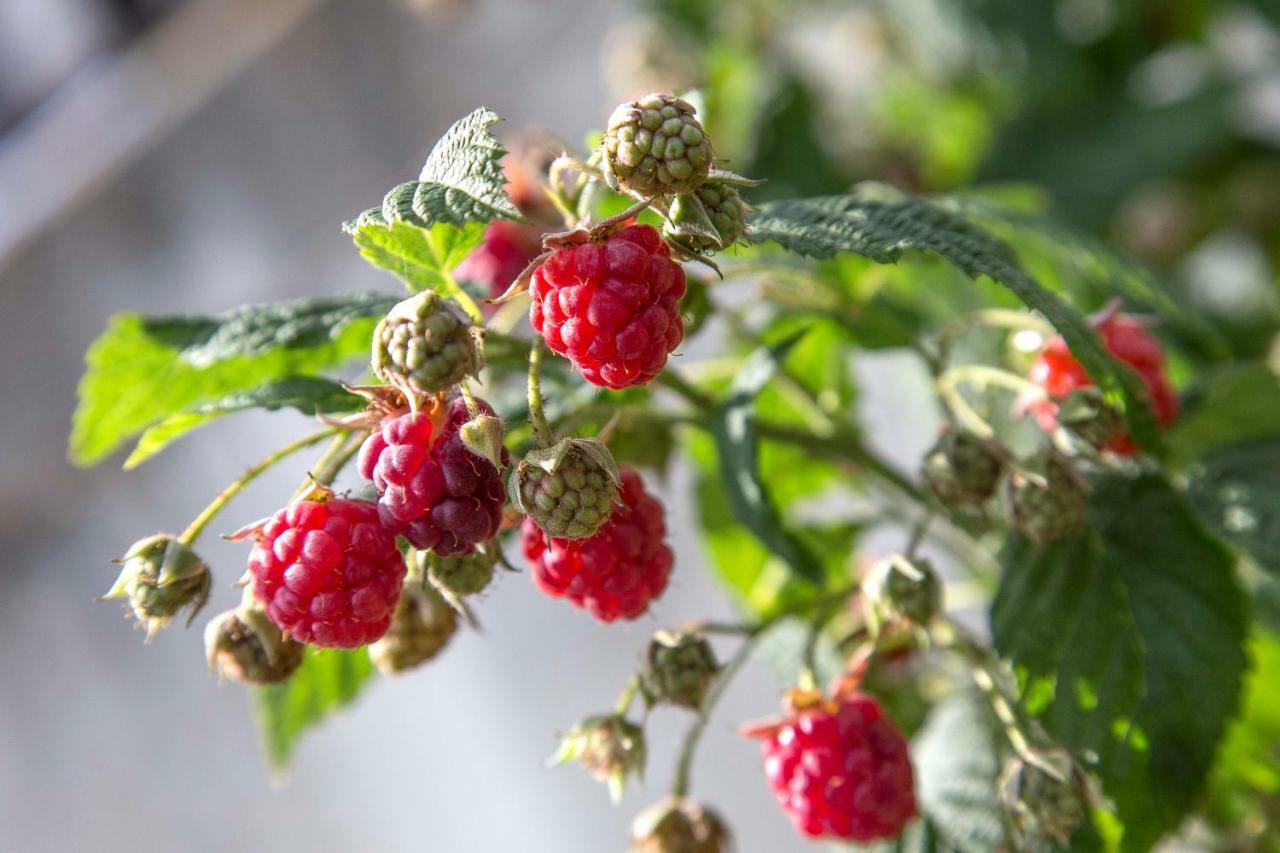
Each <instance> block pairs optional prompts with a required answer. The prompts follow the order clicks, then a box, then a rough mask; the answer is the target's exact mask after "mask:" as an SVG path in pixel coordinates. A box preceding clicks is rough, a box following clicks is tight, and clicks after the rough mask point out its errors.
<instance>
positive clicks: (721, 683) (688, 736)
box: [671, 634, 760, 797]
mask: <svg viewBox="0 0 1280 853" xmlns="http://www.w3.org/2000/svg"><path fill="white" fill-rule="evenodd" d="M759 638H760V634H755V635H753V636H750V637H748V638H747V639H746V640H744V641H743V643H742V645H741V646H739V647H738V650H737V651H736V652H735V653H734V655H733V657H732V658H730V659H729V662H728V663H727V664H725V667H724V669H723V670H722V671H721V672H720V676H719V677H718V678H717V679H716V680H715V683H713V684H712V685H711V689H710V690H708V691H707V698H706V699H705V700H703V702H702V708H701V709H700V710H699V712H698V717H697V719H696V720H694V721H693V725H691V726H690V727H689V731H688V732H686V733H685V736H684V741H683V743H681V744H680V754H679V757H678V758H677V759H676V775H675V781H673V782H672V783H671V793H672V795H673V796H676V797H686V796H688V794H689V780H690V777H691V776H692V774H693V758H694V755H696V754H697V751H698V743H699V742H700V741H701V740H702V734H703V732H705V731H706V730H707V723H709V722H711V712H712V711H713V710H715V706H716V703H717V702H719V701H720V697H721V696H722V695H724V691H725V690H726V689H727V688H728V687H729V682H731V681H733V678H734V676H735V675H737V674H738V670H740V669H742V666H743V664H745V663H746V662H747V658H749V657H751V652H752V651H753V650H754V649H755V643H756V640H758V639H759Z"/></svg>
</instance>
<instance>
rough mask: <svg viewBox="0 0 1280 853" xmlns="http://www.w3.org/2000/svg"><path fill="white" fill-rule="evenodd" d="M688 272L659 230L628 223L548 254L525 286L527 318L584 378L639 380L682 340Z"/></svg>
mask: <svg viewBox="0 0 1280 853" xmlns="http://www.w3.org/2000/svg"><path fill="white" fill-rule="evenodd" d="M684 292H685V277H684V270H682V269H681V268H680V265H679V264H677V263H676V262H675V261H673V260H671V253H670V251H669V250H668V249H667V246H666V244H665V243H663V241H662V237H661V235H659V234H658V232H657V230H656V229H654V228H653V227H651V226H649V225H631V226H628V227H626V228H623V229H622V230H621V231H619V232H617V233H616V234H614V235H613V236H612V237H609V238H608V239H607V240H605V241H604V242H603V243H597V242H591V243H583V244H581V245H577V246H567V247H565V248H562V249H557V250H556V251H555V252H554V253H552V255H551V257H549V258H548V259H547V260H546V261H545V262H543V263H542V264H541V265H540V266H539V267H538V269H537V270H535V271H534V274H533V280H532V281H531V283H530V286H529V293H530V295H531V297H532V299H533V304H532V307H531V308H530V313H529V319H530V321H531V322H532V323H533V327H534V329H536V330H537V331H538V332H540V333H541V334H542V336H543V337H544V338H545V339H546V341H547V346H548V347H550V348H551V350H552V351H553V352H555V353H558V354H559V355H563V356H565V357H566V358H568V359H569V361H571V362H572V363H573V365H574V367H576V368H577V369H578V370H579V371H581V372H582V375H583V376H585V377H586V379H587V381H588V382H591V383H592V384H594V385H600V386H602V387H605V388H614V389H617V388H629V387H631V386H633V385H643V384H645V383H646V382H648V381H650V380H651V379H653V378H654V377H655V376H657V375H658V374H659V373H661V372H662V368H663V366H664V365H665V364H666V363H667V356H668V355H670V354H671V351H672V350H674V349H675V348H676V347H677V346H678V345H679V344H680V341H681V340H682V339H683V338H684V322H683V321H682V320H681V318H680V308H679V301H680V297H682V296H684Z"/></svg>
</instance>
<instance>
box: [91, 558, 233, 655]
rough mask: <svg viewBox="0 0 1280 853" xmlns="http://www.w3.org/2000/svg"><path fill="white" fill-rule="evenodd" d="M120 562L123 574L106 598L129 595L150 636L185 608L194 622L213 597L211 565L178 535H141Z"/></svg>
mask: <svg viewBox="0 0 1280 853" xmlns="http://www.w3.org/2000/svg"><path fill="white" fill-rule="evenodd" d="M120 562H122V563H123V564H124V566H123V568H122V569H121V570H120V575H119V577H117V578H116V582H115V583H114V584H113V585H112V587H111V589H109V590H107V594H106V595H104V596H103V598H104V599H111V598H126V599H128V601H129V607H130V608H131V609H132V610H133V615H134V616H135V617H137V619H138V622H139V623H141V624H142V625H143V626H144V627H145V628H146V629H147V638H148V639H150V638H151V636H152V635H154V634H155V632H156V631H158V630H160V629H161V628H163V627H164V626H165V624H167V623H168V621H169V620H170V619H172V618H173V617H174V616H176V615H177V614H178V613H179V611H181V610H182V609H183V608H187V624H188V625H189V624H191V620H192V619H194V618H195V617H196V614H197V613H199V612H200V608H202V607H204V604H205V602H206V601H207V600H208V599H209V588H210V586H211V585H212V583H213V576H212V575H210V574H209V567H208V566H206V565H205V563H204V561H203V560H201V559H200V557H199V555H197V554H196V552H195V551H192V550H191V549H190V548H188V547H187V546H186V545H184V544H183V543H181V542H179V541H178V538H177V537H176V536H170V535H169V534H167V533H161V534H158V535H156V536H148V537H147V538H146V539H141V540H139V541H137V542H135V543H133V545H132V546H131V547H130V548H129V551H128V553H126V554H125V555H124V557H123V558H121V560H120Z"/></svg>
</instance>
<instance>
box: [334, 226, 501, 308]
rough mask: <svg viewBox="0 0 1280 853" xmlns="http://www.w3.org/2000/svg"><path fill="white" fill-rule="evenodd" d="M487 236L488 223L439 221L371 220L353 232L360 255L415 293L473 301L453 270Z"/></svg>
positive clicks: (467, 301) (467, 302)
mask: <svg viewBox="0 0 1280 853" xmlns="http://www.w3.org/2000/svg"><path fill="white" fill-rule="evenodd" d="M483 236H484V226H483V225H481V224H480V223H476V222H472V223H469V224H467V225H464V226H461V227H459V226H456V225H450V224H448V223H444V222H437V223H435V224H433V225H430V226H428V227H426V228H422V227H419V226H417V225H413V224H412V223H409V222H392V223H390V224H387V225H380V224H377V223H374V222H367V223H364V224H362V225H358V226H356V227H355V229H354V230H353V231H352V232H351V237H352V239H353V240H355V243H356V246H357V247H358V248H359V249H360V256H361V257H362V258H364V259H365V260H366V261H368V262H369V263H371V264H373V265H374V266H375V267H379V268H381V269H384V270H387V271H389V272H391V273H394V274H395V276H396V277H397V278H399V279H400V280H401V281H403V282H404V283H405V286H406V287H408V288H409V291H410V292H412V293H421V292H422V291H424V290H432V291H435V292H436V293H440V294H442V295H444V296H449V297H452V298H454V299H458V300H459V301H460V302H462V303H463V304H464V305H466V304H469V303H470V297H466V300H465V301H463V300H462V299H460V298H459V297H460V296H465V293H464V292H463V290H462V288H461V286H460V285H459V284H458V283H457V281H455V280H454V278H453V276H452V275H450V274H449V270H451V269H453V268H454V267H456V266H457V265H458V264H460V263H462V260H463V258H465V257H466V256H467V254H468V253H470V251H471V250H472V249H474V248H475V247H476V245H477V244H478V243H479V242H480V239H481V238H482V237H483Z"/></svg>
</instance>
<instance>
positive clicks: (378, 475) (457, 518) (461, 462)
mask: <svg viewBox="0 0 1280 853" xmlns="http://www.w3.org/2000/svg"><path fill="white" fill-rule="evenodd" d="M477 404H478V405H479V407H480V409H481V411H482V412H483V413H484V414H486V415H492V414H493V409H492V408H490V407H489V405H488V404H487V403H485V402H484V401H483V400H478V401H477ZM470 419H471V415H470V414H469V412H468V411H467V406H466V403H465V401H463V400H462V399H456V400H454V401H453V402H452V403H451V404H449V408H448V411H447V413H446V414H445V416H444V418H443V420H442V421H433V420H432V417H431V413H429V412H427V411H419V412H406V413H405V414H402V415H391V416H388V417H387V418H385V419H384V420H383V421H382V428H381V429H379V430H378V431H376V432H374V433H372V434H371V435H370V436H369V437H368V438H367V439H365V443H364V446H363V447H361V448H360V458H359V465H358V467H359V469H360V474H361V476H363V477H365V478H367V479H370V480H372V481H373V485H374V487H375V488H376V489H377V490H378V495H379V498H378V514H379V516H380V517H381V518H382V522H383V524H384V525H385V526H386V527H387V529H388V530H390V531H392V532H393V533H399V534H401V535H403V536H404V537H405V538H406V539H408V540H409V542H410V543H411V544H412V545H413V547H415V548H420V549H423V550H425V549H431V550H432V551H434V552H435V553H437V554H439V555H441V556H449V555H451V554H466V553H470V551H471V549H472V548H473V547H474V546H475V545H478V544H479V543H481V542H485V541H487V540H489V539H492V538H493V536H494V534H496V533H497V532H498V526H499V525H500V524H501V523H502V503H503V501H504V500H505V498H506V488H505V487H504V486H503V483H502V474H501V473H500V472H499V471H498V469H497V468H495V467H494V466H493V463H491V462H489V460H487V459H484V458H482V457H480V456H477V455H476V454H474V453H472V452H471V451H470V450H468V449H467V447H466V445H464V444H463V442H462V437H461V436H460V435H459V433H458V431H459V429H460V428H461V427H462V425H463V424H465V423H466V422H467V421H469V420H470ZM502 463H503V465H504V466H505V465H506V463H507V453H506V450H505V449H504V450H503V451H502Z"/></svg>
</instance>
